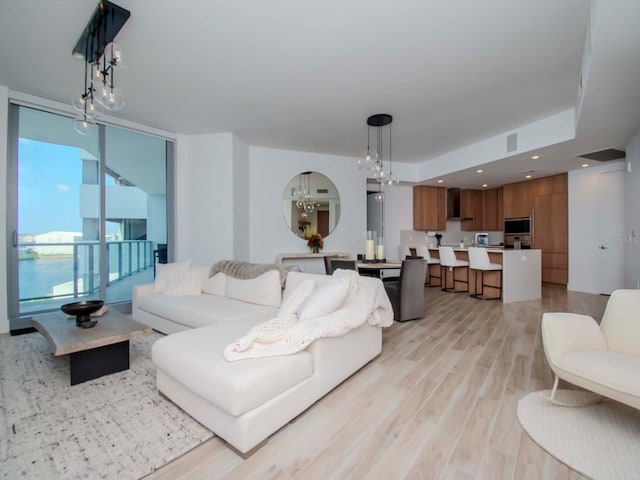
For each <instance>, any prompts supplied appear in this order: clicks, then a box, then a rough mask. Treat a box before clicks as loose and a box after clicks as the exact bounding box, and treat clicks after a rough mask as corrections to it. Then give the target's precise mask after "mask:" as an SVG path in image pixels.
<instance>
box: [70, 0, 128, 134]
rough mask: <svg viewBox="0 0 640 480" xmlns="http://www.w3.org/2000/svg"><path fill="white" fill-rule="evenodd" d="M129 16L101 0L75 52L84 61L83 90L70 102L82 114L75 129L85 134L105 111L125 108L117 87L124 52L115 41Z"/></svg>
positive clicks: (75, 124)
mask: <svg viewBox="0 0 640 480" xmlns="http://www.w3.org/2000/svg"><path fill="white" fill-rule="evenodd" d="M130 15H131V13H130V12H129V11H128V10H125V9H124V8H122V7H119V6H118V5H115V4H114V3H111V2H109V1H107V0H102V1H101V2H100V3H98V6H97V8H96V10H95V11H94V12H93V15H92V17H91V19H89V23H88V24H87V26H86V27H85V29H84V30H83V32H82V34H81V35H80V38H79V39H78V42H77V43H76V46H75V48H74V49H73V56H74V57H76V58H79V59H81V60H83V61H84V90H83V92H82V93H80V94H78V95H76V96H74V97H73V99H72V102H71V103H72V105H73V107H74V108H75V109H76V110H77V111H78V112H79V114H78V116H77V117H76V118H75V122H74V128H75V129H76V131H77V132H78V133H80V134H82V135H87V134H88V133H90V132H91V130H92V129H93V127H94V126H95V120H96V118H97V117H98V116H99V115H100V114H101V113H102V112H103V111H104V109H107V110H111V111H118V110H120V109H121V108H122V107H123V106H124V94H123V93H122V91H121V90H120V89H119V88H118V87H116V86H115V71H116V70H118V69H120V68H122V67H123V66H124V58H123V51H122V46H121V45H120V44H118V43H115V42H114V39H115V37H116V35H117V34H118V32H119V31H120V29H121V28H122V26H123V25H124V24H125V22H126V21H127V20H128V19H129V16H130Z"/></svg>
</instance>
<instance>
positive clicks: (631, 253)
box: [626, 130, 640, 288]
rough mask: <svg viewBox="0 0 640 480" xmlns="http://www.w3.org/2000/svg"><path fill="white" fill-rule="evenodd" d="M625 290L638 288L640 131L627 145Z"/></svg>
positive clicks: (639, 283)
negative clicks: (627, 235) (627, 242)
mask: <svg viewBox="0 0 640 480" xmlns="http://www.w3.org/2000/svg"><path fill="white" fill-rule="evenodd" d="M627 162H628V163H627V165H628V168H629V170H630V171H629V174H628V175H627V228H628V229H629V232H628V234H629V239H630V242H629V244H628V245H627V262H626V263H627V278H626V287H627V288H640V130H638V131H637V132H636V134H635V136H634V137H633V139H632V140H631V142H629V144H628V145H627Z"/></svg>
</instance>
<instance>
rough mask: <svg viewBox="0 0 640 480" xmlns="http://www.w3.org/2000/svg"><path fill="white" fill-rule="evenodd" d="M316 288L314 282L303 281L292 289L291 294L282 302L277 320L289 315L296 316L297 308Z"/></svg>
mask: <svg viewBox="0 0 640 480" xmlns="http://www.w3.org/2000/svg"><path fill="white" fill-rule="evenodd" d="M315 288H316V281H315V280H305V281H304V282H302V283H301V284H300V285H298V286H297V287H296V288H294V289H293V291H292V292H291V294H290V295H289V296H287V299H286V300H283V301H282V305H281V306H280V310H279V311H278V318H285V317H288V316H291V315H296V314H297V312H298V308H300V305H302V302H304V300H305V299H306V298H307V297H308V296H309V295H310V294H311V292H313V290H314V289H315Z"/></svg>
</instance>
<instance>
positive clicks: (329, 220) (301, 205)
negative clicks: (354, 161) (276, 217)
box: [282, 172, 340, 238]
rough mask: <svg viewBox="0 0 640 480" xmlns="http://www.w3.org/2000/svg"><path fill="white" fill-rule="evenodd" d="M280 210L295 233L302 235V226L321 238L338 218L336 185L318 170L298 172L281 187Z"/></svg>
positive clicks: (329, 231) (338, 196) (331, 229)
mask: <svg viewBox="0 0 640 480" xmlns="http://www.w3.org/2000/svg"><path fill="white" fill-rule="evenodd" d="M282 213H283V215H284V219H285V221H286V222H287V225H288V226H289V229H290V230H291V231H292V232H293V233H294V234H296V235H297V236H298V237H300V238H303V235H304V231H305V229H311V230H312V231H316V232H318V233H319V234H320V235H322V238H325V237H326V236H327V235H329V234H330V233H331V232H333V229H334V228H336V225H338V221H339V220H340V195H339V194H338V189H337V188H336V186H335V185H334V184H333V182H332V181H331V180H329V179H328V178H327V177H325V176H324V175H323V174H321V173H318V172H302V173H300V174H299V175H296V176H295V177H293V178H292V179H291V181H290V182H289V183H288V184H287V186H286V187H285V189H284V195H283V196H282Z"/></svg>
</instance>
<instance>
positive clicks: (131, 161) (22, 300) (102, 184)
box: [7, 105, 173, 330]
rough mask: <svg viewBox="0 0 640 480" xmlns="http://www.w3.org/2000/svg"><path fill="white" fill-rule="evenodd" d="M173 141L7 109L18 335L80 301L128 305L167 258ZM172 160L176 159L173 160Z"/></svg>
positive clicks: (13, 310)
mask: <svg viewBox="0 0 640 480" xmlns="http://www.w3.org/2000/svg"><path fill="white" fill-rule="evenodd" d="M172 148H173V144H172V143H171V142H168V141H166V140H165V139H161V138H157V137H154V136H151V135H146V134H142V133H138V132H133V131H130V130H126V129H122V128H118V127H114V126H105V125H98V126H96V127H95V129H94V130H93V131H92V132H90V133H89V134H88V135H80V134H78V133H77V132H76V131H75V130H74V128H73V119H71V118H68V117H65V116H61V115H57V114H54V113H49V112H44V111H40V110H36V109H32V108H27V107H23V106H17V105H12V107H11V111H10V155H9V175H8V177H9V178H8V186H9V191H10V198H9V202H8V209H9V211H8V212H7V219H8V227H9V232H12V234H13V235H12V236H13V238H12V242H11V243H10V246H9V252H8V253H9V255H8V258H9V260H8V264H9V268H8V274H9V299H8V300H9V305H10V320H11V329H12V330H17V329H21V328H25V327H28V326H29V322H28V316H29V315H31V314H34V313H38V312H43V311H47V310H52V309H57V308H59V306H60V305H62V304H64V303H69V302H73V301H77V300H89V299H97V298H100V299H103V300H105V301H106V302H107V303H110V304H126V303H127V302H130V301H131V292H132V286H133V285H136V284H141V283H148V282H151V281H153V275H154V264H155V262H156V261H157V260H158V253H157V252H158V250H160V251H166V245H167V243H168V235H167V211H168V209H167V201H168V197H167V178H168V175H169V176H170V172H169V174H168V173H167V172H168V168H167V165H168V158H169V159H171V158H172V156H171V153H172V152H171V151H172ZM169 163H171V162H169Z"/></svg>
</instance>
